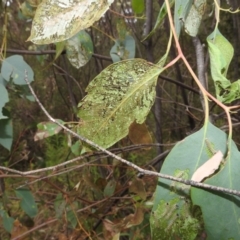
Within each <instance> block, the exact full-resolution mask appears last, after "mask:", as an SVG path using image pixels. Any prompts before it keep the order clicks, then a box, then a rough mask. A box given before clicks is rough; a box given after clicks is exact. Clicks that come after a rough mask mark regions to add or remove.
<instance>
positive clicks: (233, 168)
mask: <svg viewBox="0 0 240 240" xmlns="http://www.w3.org/2000/svg"><path fill="white" fill-rule="evenodd" d="M211 134H213V137H212V141H211V142H212V143H213V144H214V145H215V146H218V147H217V148H218V149H221V150H222V149H226V145H227V140H226V134H225V133H224V132H223V131H221V130H220V129H217V128H215V129H214V131H212V132H211ZM228 151H229V152H228V155H227V158H226V160H225V161H226V162H225V164H224V166H222V168H221V169H220V171H219V172H218V173H217V174H215V175H213V176H212V177H211V178H208V179H207V180H206V181H204V183H207V184H211V185H214V186H220V187H224V188H228V189H234V190H238V191H240V185H239V172H240V167H239V159H240V152H239V151H238V148H237V146H236V145H235V143H234V142H233V141H231V144H230V145H229V149H228ZM191 197H192V201H193V204H196V205H198V206H200V207H201V210H202V214H203V220H204V229H205V231H206V234H207V236H208V239H209V240H215V239H239V236H240V224H239V223H240V208H239V206H240V198H239V197H237V196H233V195H229V194H224V193H221V192H214V191H205V190H203V189H200V188H198V189H197V188H191Z"/></svg>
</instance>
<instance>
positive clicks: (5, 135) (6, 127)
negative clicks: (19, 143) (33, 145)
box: [0, 118, 13, 151]
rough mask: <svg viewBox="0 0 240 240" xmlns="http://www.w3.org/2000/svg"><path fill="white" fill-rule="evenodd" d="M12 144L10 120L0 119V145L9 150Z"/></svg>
mask: <svg viewBox="0 0 240 240" xmlns="http://www.w3.org/2000/svg"><path fill="white" fill-rule="evenodd" d="M12 142H13V125H12V119H9V118H8V119H0V144H1V145H2V146H3V147H5V148H6V149H8V150H9V151H10V150H11V147H12Z"/></svg>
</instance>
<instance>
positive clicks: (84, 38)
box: [66, 30, 93, 68]
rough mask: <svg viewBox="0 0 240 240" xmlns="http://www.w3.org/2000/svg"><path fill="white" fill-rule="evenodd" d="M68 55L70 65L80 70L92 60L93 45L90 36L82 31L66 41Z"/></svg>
mask: <svg viewBox="0 0 240 240" xmlns="http://www.w3.org/2000/svg"><path fill="white" fill-rule="evenodd" d="M66 54H67V58H68V60H69V61H70V63H71V64H72V65H73V66H74V67H76V68H80V67H82V66H84V65H85V64H86V63H88V61H89V60H90V59H91V58H92V54H93V43H92V39H91V37H90V36H89V34H88V33H87V32H86V31H84V30H82V31H80V32H79V33H78V34H76V35H75V36H74V37H72V38H70V39H68V40H67V41H66Z"/></svg>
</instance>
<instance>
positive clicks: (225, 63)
mask: <svg viewBox="0 0 240 240" xmlns="http://www.w3.org/2000/svg"><path fill="white" fill-rule="evenodd" d="M207 42H208V51H209V56H210V66H211V75H212V78H213V81H214V85H215V91H216V96H217V99H218V100H220V101H221V102H225V103H230V102H232V101H234V100H236V99H239V98H240V80H238V81H236V82H234V83H233V84H231V82H230V81H229V80H228V79H227V78H226V75H227V71H228V67H229V64H230V62H231V60H232V58H233V54H234V50H233V47H232V45H231V43H230V42H229V41H228V40H227V39H226V38H225V37H224V36H223V35H222V34H221V33H220V31H219V30H218V29H216V30H215V31H214V32H213V33H211V34H210V35H209V36H208V38H207Z"/></svg>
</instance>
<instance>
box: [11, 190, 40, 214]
mask: <svg viewBox="0 0 240 240" xmlns="http://www.w3.org/2000/svg"><path fill="white" fill-rule="evenodd" d="M15 193H16V196H17V197H18V198H20V200H21V201H20V206H21V208H22V210H23V211H24V212H25V213H26V214H27V215H28V216H29V217H31V218H33V217H35V216H36V215H37V213H38V209H37V205H36V202H35V200H34V197H33V195H32V193H31V191H30V190H28V189H25V188H21V189H18V190H15Z"/></svg>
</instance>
